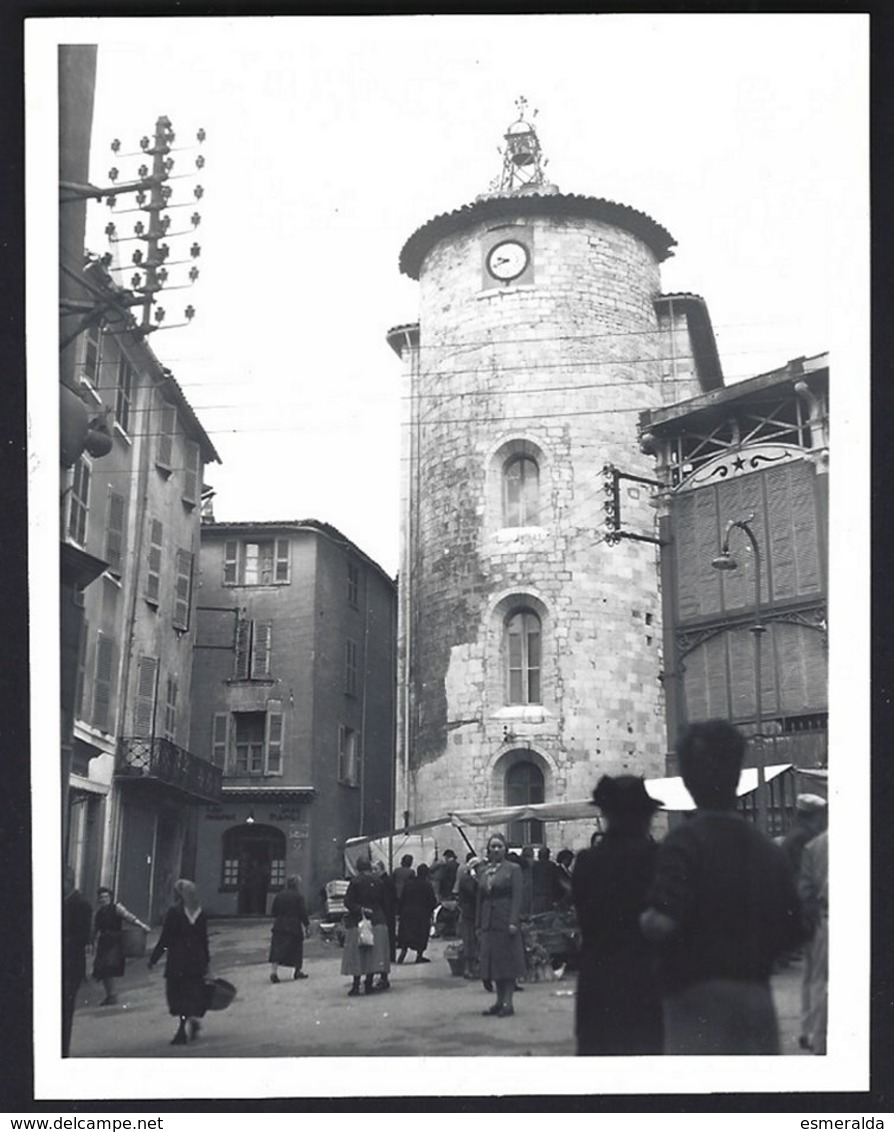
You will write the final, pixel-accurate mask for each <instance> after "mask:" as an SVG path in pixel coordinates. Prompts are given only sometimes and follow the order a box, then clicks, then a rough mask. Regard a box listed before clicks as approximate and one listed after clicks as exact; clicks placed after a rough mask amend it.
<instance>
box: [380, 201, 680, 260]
mask: <svg viewBox="0 0 894 1132" xmlns="http://www.w3.org/2000/svg"><path fill="white" fill-rule="evenodd" d="M508 216H558V217H563V216H573V217H583V218H585V219H589V220H601V221H603V222H604V223H606V224H614V225H616V226H617V227H619V228H626V229H627V231H628V232H632V233H633V235H635V236H639V238H640V239H641V240H642V241H643V242H644V243H645V244H646V245H648V247H649V248H650V249H651V250H652V252H653V253H654V255H655V258H656V259H657V260H658V262H659V263H661V262H662V261H663V260H665V259H667V258H668V257H669V256H671V255H673V252H672V251H671V249H672V248H674V247H676V244H677V241H676V240H675V239H674V238H673V236H672V235H671V234H670V232H668V231H667V229H666V228H663V227H662V226H661V225H660V224H659V223H658V222H657V221H655V220H653V219H652V218H651V216H647V215H646V214H645V213H644V212H639V211H638V210H637V209H635V208H631V207H630V206H629V205H626V204H618V203H617V201H613V200H604V199H603V198H601V197H588V196H580V195H578V194H577V193H560V192H555V191H554V192H549V191H546V192H542V193H540V192H525V191H520V192H515V193H501V194H500V193H498V194H489V195H485V196H481V197H479V198H478V199H477V200H476V201H474V202H473V203H472V204H465V205H463V206H462V208H457V209H454V211H453V212H444V213H441V214H440V215H439V216H435V217H434V218H433V219H432V220H429V221H428V222H427V223H426V224H423V225H422V227H421V228H417V229H416V231H415V232H414V233H413V235H412V236H410V238H409V239H408V240H407V242H406V243H405V244H404V246H403V248H402V249H401V253H400V260H399V266H400V270H401V271H402V272H403V274H404V275H408V276H409V277H410V278H411V279H418V278H419V275H420V273H421V271H422V265H423V263H424V262H425V257H426V256H427V255H428V253H429V252H430V251H431V250H432V248H433V247H434V246H435V244H436V243H437V242H438V241H439V240H442V239H444V238H445V237H446V236H451V235H453V233H454V232H459V231H462V230H463V229H465V228H468V227H470V226H471V225H473V224H477V223H479V222H480V221H483V220H493V219H498V218H502V217H508Z"/></svg>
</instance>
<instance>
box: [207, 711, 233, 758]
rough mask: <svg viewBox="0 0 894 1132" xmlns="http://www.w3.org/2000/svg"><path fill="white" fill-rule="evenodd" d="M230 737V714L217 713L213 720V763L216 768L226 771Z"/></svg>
mask: <svg viewBox="0 0 894 1132" xmlns="http://www.w3.org/2000/svg"><path fill="white" fill-rule="evenodd" d="M229 736H230V713H229V712H226V711H219V712H215V714H214V717H213V718H212V720H211V761H212V763H214V765H215V766H218V767H220V768H221V770H225V769H226V765H227V749H228V747H229Z"/></svg>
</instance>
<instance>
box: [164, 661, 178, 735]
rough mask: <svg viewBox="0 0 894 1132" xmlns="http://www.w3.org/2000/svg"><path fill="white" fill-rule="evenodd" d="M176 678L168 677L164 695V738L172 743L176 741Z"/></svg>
mask: <svg viewBox="0 0 894 1132" xmlns="http://www.w3.org/2000/svg"><path fill="white" fill-rule="evenodd" d="M177 690H178V689H177V677H176V676H169V677H168V679H167V689H166V694H165V726H164V737H165V738H166V739H170V741H171V742H172V743H174V742H176V740H177Z"/></svg>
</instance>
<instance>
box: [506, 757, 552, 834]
mask: <svg viewBox="0 0 894 1132" xmlns="http://www.w3.org/2000/svg"><path fill="white" fill-rule="evenodd" d="M505 797H506V805H507V806H536V805H538V804H539V803H540V802H543V801H544V795H543V774H542V773H541V771H540V768H539V767H537V766H535V765H534V763H532V762H517V763H513V765H512V766H511V767H510V768H509V770H507V771H506V784H505ZM508 836H509V841H510V842H511V843H512V844H513V845H540V844H542V843H543V822H541V821H537V819H536V818H532V819H529V820H527V821H516V822H510V824H509V835H508Z"/></svg>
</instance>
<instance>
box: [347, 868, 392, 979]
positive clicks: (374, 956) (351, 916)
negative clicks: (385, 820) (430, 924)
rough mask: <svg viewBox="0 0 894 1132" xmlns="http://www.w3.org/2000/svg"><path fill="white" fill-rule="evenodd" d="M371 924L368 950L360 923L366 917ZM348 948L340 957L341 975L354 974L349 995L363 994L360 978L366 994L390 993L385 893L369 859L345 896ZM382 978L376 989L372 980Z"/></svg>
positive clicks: (389, 956) (389, 952)
mask: <svg viewBox="0 0 894 1132" xmlns="http://www.w3.org/2000/svg"><path fill="white" fill-rule="evenodd" d="M364 917H365V918H366V919H368V920H369V921H370V922H371V923H372V929H373V942H372V944H371V946H369V947H361V946H360V938H359V937H360V932H359V926H360V921H361V919H363V918H364ZM344 925H345V928H346V932H345V947H344V951H343V952H342V957H341V973H342V974H343V975H351V976H352V983H351V989H350V990H349V991H348V995H349V996H350V997H351V998H353V997H354V996H355V995H358V994H360V979H361V978H363V989H364V991H365V992H366V994H372V992H373V991H374V990H378V989H381V990H387V989H388V988H389V987H390V985H391V983H390V982H389V980H388V973H389V971H390V970H391V951H390V947H389V944H388V925H387V924H386V922H385V893H384V889H383V887H382V882H381V881H380V880H379V878H378V877H376V876H373V873H372V863H371V862H370V860H369V858H368V857H361V858H360V859H359V860H358V862H357V875H356V876H355V877H353V878H352V880H351V883H350V884H349V885H348V890H347V892H346V893H345V918H344ZM377 974H378V975H379V986H378V987H374V986H373V978H374V977H375V975H377Z"/></svg>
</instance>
